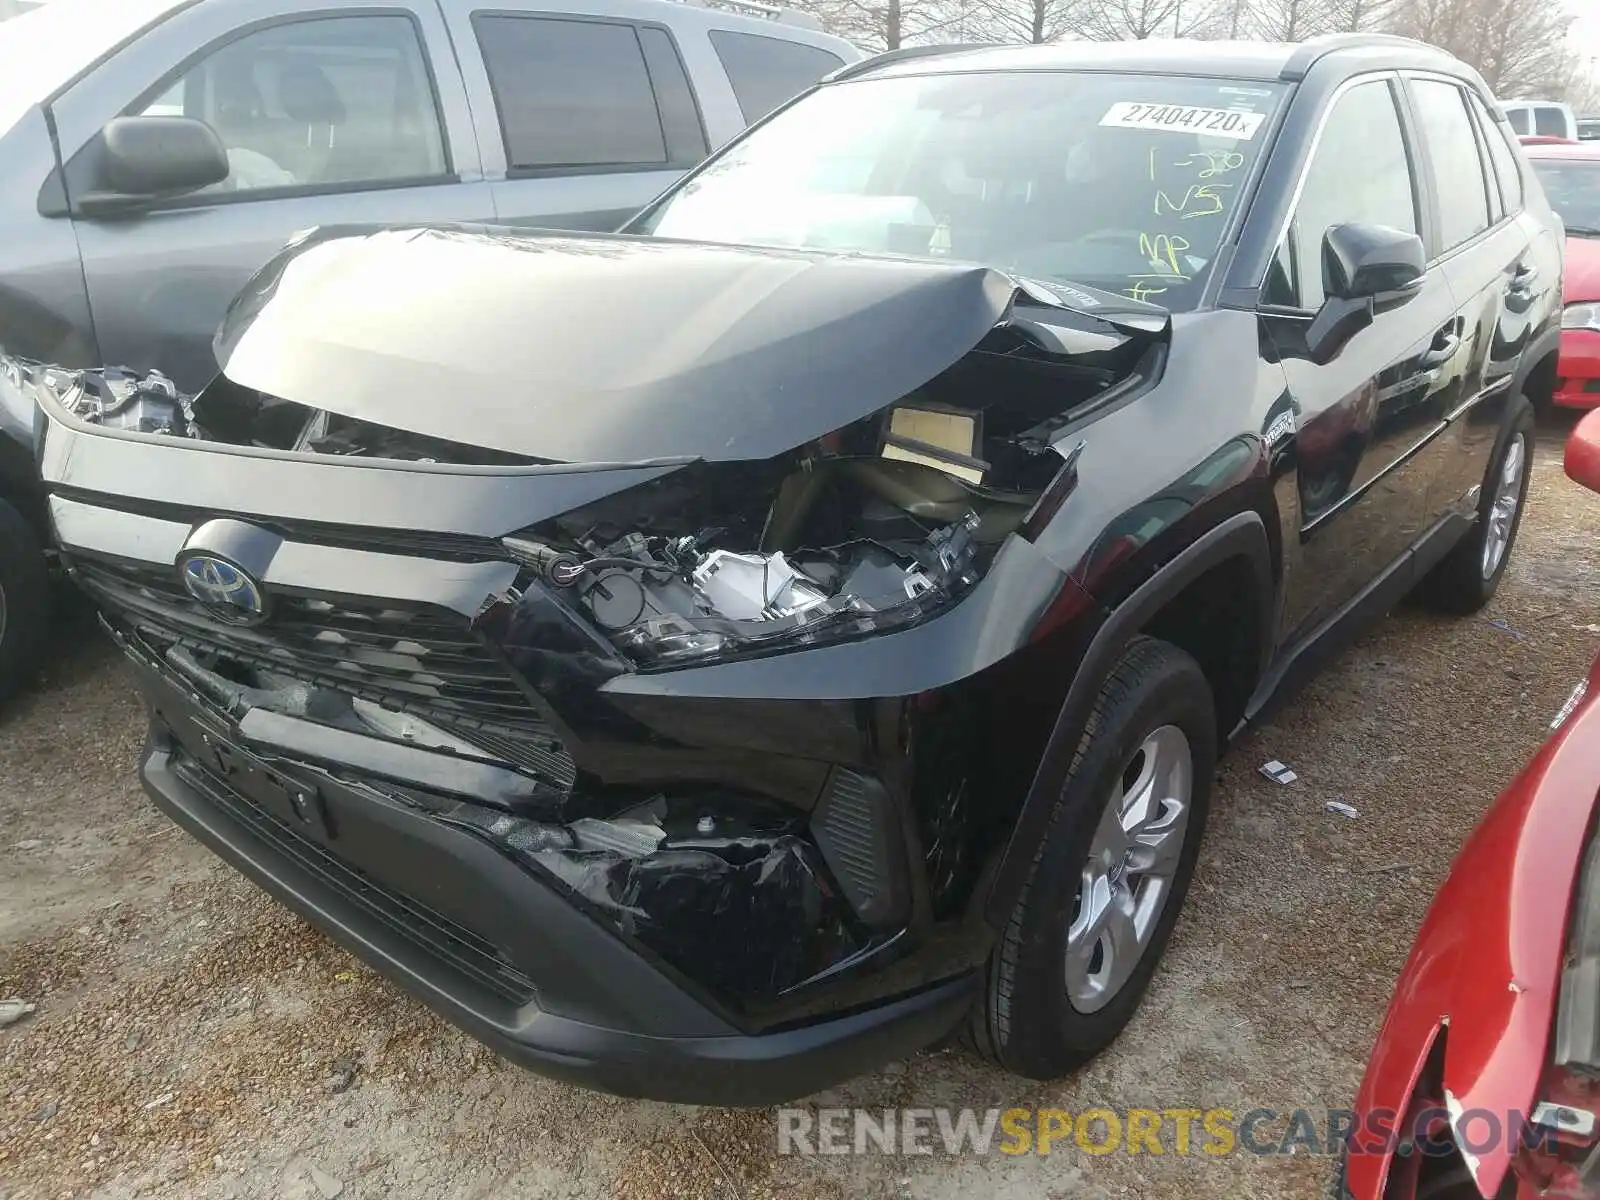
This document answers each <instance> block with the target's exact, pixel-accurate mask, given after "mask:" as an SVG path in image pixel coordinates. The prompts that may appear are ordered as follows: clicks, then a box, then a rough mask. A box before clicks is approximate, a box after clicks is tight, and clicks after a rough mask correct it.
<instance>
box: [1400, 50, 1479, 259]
mask: <svg viewBox="0 0 1600 1200" xmlns="http://www.w3.org/2000/svg"><path fill="white" fill-rule="evenodd" d="M1408 86H1409V88H1410V89H1411V98H1412V100H1413V101H1414V102H1415V104H1416V109H1417V119H1418V121H1420V122H1421V125H1422V135H1423V137H1424V138H1425V139H1426V140H1427V144H1428V160H1429V162H1430V163H1431V164H1432V166H1433V182H1434V192H1435V194H1436V195H1437V196H1438V197H1439V245H1438V246H1437V247H1435V251H1436V253H1439V254H1446V253H1448V252H1450V251H1451V250H1454V249H1455V248H1456V247H1457V246H1459V245H1461V244H1462V243H1464V242H1467V241H1470V240H1471V239H1472V238H1474V237H1476V236H1477V235H1478V234H1480V233H1482V232H1483V231H1484V230H1485V229H1487V228H1489V186H1488V180H1487V178H1486V177H1485V175H1484V170H1483V159H1482V157H1480V156H1479V154H1478V139H1477V138H1476V137H1475V136H1474V135H1473V132H1472V122H1471V119H1470V118H1469V117H1468V116H1467V103H1466V94H1465V93H1464V92H1463V91H1462V90H1461V89H1460V88H1458V87H1457V86H1456V85H1455V84H1453V83H1444V82H1441V81H1438V80H1433V79H1412V80H1410V81H1409V82H1408Z"/></svg>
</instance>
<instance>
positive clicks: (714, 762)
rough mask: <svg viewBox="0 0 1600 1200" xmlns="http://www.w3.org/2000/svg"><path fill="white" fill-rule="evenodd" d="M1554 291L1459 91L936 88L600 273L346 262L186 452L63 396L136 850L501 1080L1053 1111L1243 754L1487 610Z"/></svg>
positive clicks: (1304, 54)
mask: <svg viewBox="0 0 1600 1200" xmlns="http://www.w3.org/2000/svg"><path fill="white" fill-rule="evenodd" d="M1561 275H1562V260H1561V239H1560V237H1559V231H1558V229H1557V227H1556V224H1555V221H1554V218H1553V216H1552V213H1551V212H1550V210H1549V208H1548V206H1547V204H1546V202H1545V199H1544V197H1543V194H1542V193H1541V191H1540V189H1539V185H1538V183H1537V182H1536V181H1535V180H1534V178H1533V176H1532V175H1531V174H1530V172H1529V169H1528V167H1527V165H1526V163H1525V162H1524V161H1523V159H1522V157H1521V155H1520V153H1519V151H1518V150H1517V147H1516V144H1515V138H1514V137H1513V136H1512V134H1511V132H1510V130H1509V129H1508V128H1507V127H1506V125H1505V122H1504V120H1503V119H1502V117H1501V116H1500V114H1499V110H1498V109H1497V108H1496V106H1495V104H1494V102H1493V100H1492V99H1491V98H1490V95H1489V92H1488V91H1487V90H1486V88H1485V87H1484V84H1483V82H1482V80H1480V79H1479V78H1478V77H1477V76H1476V75H1475V74H1474V73H1473V72H1472V71H1471V70H1469V69H1468V68H1467V67H1465V66H1463V65H1462V64H1461V63H1460V62H1458V61H1456V60H1454V59H1453V58H1450V57H1448V56H1447V55H1445V54H1443V53H1442V52H1440V51H1437V50H1433V49H1430V48H1428V47H1426V46H1423V45H1420V44H1417V43H1412V42H1406V41H1401V40H1397V39H1390V38H1378V37H1348V38H1337V39H1333V40H1322V41H1314V42H1310V43H1306V44H1304V45H1298V46H1269V45H1230V44H1218V45H1212V46H1197V45H1193V44H1161V43H1148V42H1146V43H1137V44H1130V45H1104V44H1095V45H1065V46H1055V47H1030V48H990V49H970V50H968V49H964V50H959V51H945V52H931V51H925V50H914V51H903V52H899V53H894V54H889V55H885V56H882V57H879V58H877V59H874V60H871V61H869V62H867V63H864V64H861V65H857V66H852V67H847V68H845V69H843V70H842V71H840V72H838V73H837V74H835V75H834V76H832V77H831V78H830V79H829V80H827V81H825V82H824V83H823V84H822V85H820V86H819V87H817V88H815V89H813V90H812V91H811V92H809V93H808V94H806V95H804V96H803V97H801V98H800V99H799V100H798V101H797V102H795V103H793V104H791V105H789V106H786V107H784V108H782V109H780V110H779V111H778V112H776V113H775V114H774V115H773V116H771V117H770V118H769V119H767V120H766V121H764V122H762V123H761V124H760V125H759V126H757V127H756V128H754V129H753V130H751V131H750V132H749V133H748V134H747V135H745V136H743V137H741V138H739V139H738V140H736V141H735V142H733V143H732V144H731V145H729V146H728V147H727V148H725V149H724V150H723V151H721V152H720V153H719V154H717V155H715V156H713V157H712V158H711V159H710V160H709V161H708V162H707V163H706V164H705V165H704V166H702V167H701V168H699V169H698V170H696V171H694V172H693V173H691V174H690V175H689V176H688V177H687V178H686V179H685V180H684V181H683V182H682V183H681V184H679V185H677V186H675V187H674V188H673V189H671V190H670V191H669V192H667V193H666V194H665V195H663V196H662V197H661V198H660V199H659V200H657V201H656V202H654V203H653V204H652V206H651V207H650V208H649V209H647V210H646V211H645V212H643V213H642V214H640V215H639V217H638V218H636V219H635V220H634V221H633V222H632V223H631V224H630V226H629V227H628V228H627V229H625V230H624V231H623V232H622V233H620V234H617V235H568V234H561V235H558V234H543V233H536V232H517V231H512V230H506V229H496V228H491V227H482V228H466V227H453V228H411V229H390V230H385V231H374V230H337V229H335V230H321V231H316V232H313V233H311V234H309V235H308V236H306V237H304V238H303V239H301V240H300V241H299V242H298V243H297V244H295V245H293V246H291V247H289V248H288V249H287V250H286V251H285V252H284V253H283V254H282V255H281V256H279V257H278V258H277V259H276V260H275V261H274V262H273V263H271V264H270V265H269V266H268V267H267V268H265V269H264V270H263V271H262V272H261V274H260V275H258V276H257V278H256V279H255V280H254V281H253V282H252V284H251V285H250V287H249V288H248V289H247V290H246V291H245V292H244V293H243V294H241V296H240V297H239V298H238V299H237V300H236V301H235V303H234V305H233V307H232V308H231V309H230V311H229V313H228V316H227V318H226V321H225V323H224V325H223V327H222V328H221V330H220V331H219V332H218V335H217V343H216V346H217V352H218V361H219V363H220V364H221V373H220V375H219V376H218V377H217V378H216V379H215V381H214V382H212V383H211V384H209V385H208V386H207V387H206V388H205V389H204V390H203V391H202V392H201V393H199V394H198V395H197V396H195V397H194V398H193V399H192V400H190V399H189V398H178V399H177V400H175V401H174V402H173V403H172V404H171V405H170V406H169V409H168V411H167V412H166V414H165V416H164V417H161V416H159V415H158V416H157V417H156V418H153V419H152V420H151V421H150V422H148V423H144V424H141V425H140V426H139V427H138V428H128V427H126V426H124V427H121V428H110V427H108V422H107V421H106V419H105V417H106V414H107V412H108V402H107V397H106V394H105V390H104V388H103V387H101V386H99V385H98V384H97V383H96V381H95V379H94V378H92V377H85V379H84V381H83V382H82V383H81V384H80V385H79V386H76V387H69V388H66V389H64V390H62V391H61V392H60V393H59V394H49V395H44V396H42V397H41V398H40V403H41V405H42V407H43V409H44V411H45V413H46V416H47V419H48V427H47V429H46V430H45V433H44V437H43V447H42V467H43V474H44V477H45V479H46V480H47V485H48V488H49V491H50V494H49V498H48V504H49V511H50V517H51V521H52V523H53V528H54V532H55V535H56V537H57V539H58V542H59V545H60V547H61V550H62V554H63V556H64V558H65V560H66V562H67V563H68V565H69V566H70V569H71V571H72V572H73V574H74V575H75V576H76V577H77V579H78V580H79V581H81V583H82V584H83V586H84V587H85V588H87V589H88V590H89V591H90V592H91V593H92V595H93V596H94V597H96V599H97V600H98V602H99V604H100V606H101V608H102V609H103V612H104V616H105V623H106V626H107V627H108V629H109V630H110V631H111V634H112V636H113V637H114V638H115V639H116V640H117V642H118V643H119V644H120V645H121V646H122V647H123V649H124V650H125V651H126V652H127V655H128V657H129V658H130V659H132V661H133V662H134V663H135V664H136V666H137V675H138V678H139V680H140V683H141V686H142V687H143V689H144V692H145V694H146V696H147V697H148V700H149V705H150V710H151V726H150V738H149V744H148V747H147V749H146V751H145V753H144V756H143V761H142V764H141V768H140V769H141V772H142V776H143V780H144V783H145V786H146V788H147V789H148V791H149V793H150V794H151V796H152V797H153V798H154V800H155V802H156V803H157V804H158V805H160V806H161V807H162V808H163V809H164V810H165V811H166V812H168V813H169V814H171V816H172V817H173V818H174V819H175V820H177V821H178V822H179V823H180V824H181V825H182V826H184V827H185V828H186V829H188V830H190V831H191V832H192V833H193V834H194V835H195V836H197V837H199V838H201V839H202V840H203V841H205V842H206V843H207V844H208V845H210V846H211V847H213V848H214V849H215V850H216V851H217V852H218V853H219V854H220V855H222V856H223V857H224V858H226V859H227V860H228V861H230V862H232V863H234V864H235V865H236V866H237V867H238V868H239V869H240V870H242V871H244V872H245V873H246V874H248V875H249V876H250V877H251V878H253V879H255V880H256V881H257V882H258V883H260V884H261V885H262V886H263V887H264V888H265V889H267V890H268V891H269V892H270V893H272V894H273V895H274V896H276V897H278V898H279V899H281V900H282V901H283V902H284V903H285V904H287V905H289V906H290V907H291V908H293V909H294V910H296V911H297V912H300V913H302V914H304V915H305V916H306V917H307V918H308V919H309V920H311V921H312V922H314V923H316V924H317V925H319V926H320V927H321V928H323V929H325V930H327V931H328V932H329V933H330V934H331V935H332V936H334V937H336V938H337V939H339V940H340V941H341V942H343V943H344V944H345V945H347V946H349V947H350V948H352V949H353V950H354V951H355V952H356V953H357V954H359V955H361V956H362V957H364V958H365V959H367V960H368V961H370V962H372V963H373V964H374V965H375V966H377V967H378V968H379V969H381V970H382V971H384V972H385V973H387V974H388V975H389V976H390V977H392V978H393V979H395V980H396V981H397V982H399V983H400V984H402V985H403V986H405V987H407V988H409V989H410V990H411V991H413V992H415V993H416V994H417V995H418V996H420V997H421V998H422V999H423V1000H425V1001H426V1002H427V1003H429V1004H430V1005H433V1006H434V1007H435V1008H437V1009H438V1010H439V1011H440V1012H442V1013H444V1014H445V1015H447V1016H448V1017H449V1018H450V1019H452V1020H454V1021H456V1022H458V1023H459V1024H460V1025H462V1026H463V1027H465V1028H466V1029H468V1030H470V1031H471V1032H472V1033H474V1034H476V1035H477V1036H478V1037H480V1038H482V1039H483V1040H484V1041H485V1042H487V1043H489V1044H490V1045H492V1046H494V1047H496V1048H498V1049H499V1050H501V1051H503V1052H504V1053H506V1054H507V1055H509V1056H511V1057H512V1058H514V1059H516V1060H518V1061H520V1062H522V1063H525V1064H527V1065H528V1066H529V1067H531V1068H533V1069H534V1070H537V1071H542V1072H545V1073H548V1074H550V1075H554V1076H558V1077H561V1078H565V1079H570V1080H574V1081H577V1082H580V1083H583V1084H586V1085H589V1086H593V1087H599V1088H605V1089H609V1090H612V1091H616V1092H621V1093H628V1094H636V1095H646V1096H653V1097H661V1098H667V1099H674V1100H690V1101H699V1102H719V1103H737V1104H743V1103H752V1104H754V1103H765V1102H773V1101H778V1100H783V1099H787V1098H791V1097H795V1096H798V1095H801V1094H804V1093H807V1092H810V1091H812V1090H813V1089H816V1088H819V1087H822V1086H824V1085H826V1084H829V1083H831V1082H833V1081H836V1080H838V1079H840V1078H841V1077H844V1076H849V1075H852V1074H855V1073H857V1072H860V1071H864V1070H867V1069H870V1068H872V1067H874V1066H875V1065H877V1064H879V1063H881V1062H883V1061H885V1060H888V1059H891V1058H895V1057H897V1056H902V1055H905V1054H907V1053H908V1052H910V1051H913V1050H915V1049H916V1048H918V1047H920V1046H923V1045H925V1044H928V1043H930V1042H933V1041H935V1040H937V1039H940V1038H942V1037H944V1036H945V1035H947V1034H950V1033H952V1032H955V1031H957V1030H965V1031H966V1032H967V1034H968V1035H969V1036H970V1038H971V1040H972V1041H973V1043H974V1044H975V1045H976V1046H977V1048H978V1049H979V1050H980V1051H981V1052H982V1053H983V1054H985V1055H988V1056H990V1057H991V1058H993V1059H994V1060H995V1061H997V1062H999V1063H1001V1064H1003V1065H1004V1066H1005V1067H1007V1068H1009V1069H1011V1070H1013V1071H1016V1072H1020V1073H1022V1074H1024V1075H1028V1076H1034V1077H1048V1076H1054V1075H1057V1074H1059V1073H1062V1072H1065V1071H1067V1070H1069V1069H1071V1068H1072V1067H1073V1066H1074V1065H1075V1064H1077V1063H1079V1062H1081V1061H1083V1060H1084V1059H1085V1058H1086V1057H1087V1056H1089V1055H1092V1054H1094V1053H1095V1052H1096V1051H1098V1050H1100V1049H1102V1048H1103V1047H1105V1046H1106V1045H1107V1044H1108V1043H1109V1042H1110V1041H1111V1040H1112V1039H1113V1038H1114V1037H1115V1036H1116V1034H1117V1033H1118V1031H1119V1030H1120V1029H1121V1028H1122V1027H1123V1025H1124V1024H1125V1023H1126V1022H1127V1020H1128V1019H1129V1017H1130V1015H1131V1013H1132V1012H1133V1010H1134V1008H1135V1007H1136V1006H1137V1004H1138V1002H1139V999H1140V997H1141V995H1142V994H1143V992H1144V991H1145V988H1146V985H1147V984H1148V982H1149V979H1150V977H1151V974H1152V972H1153V971H1154V970H1155V968H1156V963H1157V960H1158V958H1159V957H1160V955H1161V953H1162V951H1163V948H1164V946H1165V944H1166V942H1167V939H1168V936H1169V934H1170V932H1171V929H1172V926H1173V922H1174V920H1175V919H1176V917H1177V914H1178V910H1179V906H1180V905H1181V903H1182V901H1183V898H1184V893H1185V890H1186V889H1187V887H1188V884H1189V879H1190V876H1191V874H1192V873H1193V870H1194V865H1195V858H1196V852H1197V849H1198V847H1199V844H1200V838H1201V829H1202V826H1203V825H1204V823H1205V818H1206V809H1207V802H1208V799H1209V794H1210V790H1211V784H1212V778H1213V774H1214V765H1215V761H1216V757H1217V754H1218V752H1219V749H1220V748H1221V747H1222V746H1223V744H1224V743H1225V742H1226V741H1227V740H1228V738H1229V737H1230V735H1232V734H1233V733H1234V732H1235V731H1236V730H1237V729H1238V728H1239V727H1240V726H1241V725H1242V724H1243V723H1245V722H1248V721H1249V720H1251V718H1252V717H1254V716H1255V715H1256V714H1258V713H1259V712H1260V711H1261V710H1262V708H1263V706H1264V705H1265V704H1267V703H1268V701H1269V700H1270V699H1272V697H1273V696H1274V694H1275V693H1278V692H1280V690H1281V685H1282V684H1283V683H1284V682H1285V680H1286V679H1287V678H1288V677H1289V676H1290V675H1291V674H1293V673H1294V672H1295V669H1296V668H1297V667H1299V666H1301V665H1303V664H1305V663H1307V662H1308V660H1309V659H1310V658H1311V657H1312V656H1313V652H1314V651H1317V650H1318V649H1319V648H1322V647H1325V646H1327V645H1328V644H1329V641H1330V639H1331V638H1333V637H1334V635H1336V634H1338V633H1340V632H1342V631H1343V630H1344V629H1346V628H1347V627H1348V626H1349V625H1350V623H1351V622H1352V620H1354V619H1355V618H1358V617H1360V616H1363V615H1365V614H1369V613H1371V612H1373V611H1374V610H1378V609H1381V608H1383V607H1384V606H1386V605H1388V604H1390V603H1391V602H1393V601H1395V600H1396V599H1397V598H1399V597H1401V596H1402V595H1403V594H1405V593H1408V592H1412V591H1416V592H1418V593H1420V595H1421V596H1422V597H1423V598H1424V599H1425V600H1426V601H1427V602H1428V603H1430V604H1432V605H1435V606H1437V607H1438V608H1440V609H1442V610H1444V611H1447V612H1452V613H1466V612H1472V611H1474V610H1476V609H1478V608H1480V607H1481V606H1483V605H1484V604H1485V603H1486V602H1487V601H1488V600H1489V598H1490V596H1491V595H1492V594H1493V593H1494V590H1495V587H1496V584H1497V583H1498V581H1499V580H1500V578H1501V575H1502V573H1503V572H1504V570H1505V567H1506V560H1507V557H1508V555H1509V553H1510V550H1511V545H1512V542H1513V540H1514V538H1515V536H1516V531H1517V520H1518V515H1519V511H1520V508H1521V505H1522V501H1523V497H1524V494H1525V492H1526V489H1527V483H1528V468H1529V460H1530V454H1531V451H1532V448H1533V425H1532V422H1531V408H1530V401H1531V402H1534V403H1537V402H1538V401H1540V400H1542V399H1544V398H1546V397H1547V396H1548V395H1549V393H1550V390H1551V387H1552V383H1553V379H1554V366H1555V361H1556V347H1557V340H1558V337H1559V329H1558V327H1559V316H1560V294H1561ZM116 403H117V402H113V403H111V404H110V406H109V408H115V407H116ZM1219 950H1220V951H1221V952H1225V950H1226V947H1225V945H1224V946H1221V947H1219Z"/></svg>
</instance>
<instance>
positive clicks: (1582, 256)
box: [1561, 237, 1600, 304]
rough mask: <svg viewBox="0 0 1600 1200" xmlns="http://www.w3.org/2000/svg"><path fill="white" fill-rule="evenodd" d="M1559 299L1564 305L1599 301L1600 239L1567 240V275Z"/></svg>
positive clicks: (1580, 238) (1572, 238)
mask: <svg viewBox="0 0 1600 1200" xmlns="http://www.w3.org/2000/svg"><path fill="white" fill-rule="evenodd" d="M1561 299H1562V301H1563V303H1566V304H1577V303H1579V302H1581V301H1585V300H1600V238H1592V237H1569V238H1568V239H1567V273H1566V283H1565V285H1564V286H1563V288H1562V295H1561Z"/></svg>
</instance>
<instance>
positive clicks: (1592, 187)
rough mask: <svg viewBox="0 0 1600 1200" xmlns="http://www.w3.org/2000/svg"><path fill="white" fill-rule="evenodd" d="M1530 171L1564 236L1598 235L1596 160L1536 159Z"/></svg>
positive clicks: (1599, 167)
mask: <svg viewBox="0 0 1600 1200" xmlns="http://www.w3.org/2000/svg"><path fill="white" fill-rule="evenodd" d="M1533 170H1534V173H1535V174H1536V175H1538V176H1539V182H1540V183H1542V184H1544V191H1545V195H1547V196H1548V197H1550V207H1551V208H1553V209H1555V210H1556V212H1557V213H1558V214H1559V215H1560V217H1561V220H1562V222H1563V223H1565V225H1566V227H1567V232H1568V233H1573V234H1577V235H1579V236H1587V237H1594V236H1600V159H1596V160H1594V161H1592V162H1585V161H1582V160H1580V159H1553V158H1536V159H1534V160H1533Z"/></svg>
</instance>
